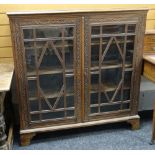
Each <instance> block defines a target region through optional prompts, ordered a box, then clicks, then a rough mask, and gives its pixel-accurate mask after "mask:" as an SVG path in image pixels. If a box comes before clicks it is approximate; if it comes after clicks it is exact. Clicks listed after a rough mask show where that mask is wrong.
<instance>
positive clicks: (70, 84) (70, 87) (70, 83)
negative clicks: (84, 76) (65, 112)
mask: <svg viewBox="0 0 155 155" xmlns="http://www.w3.org/2000/svg"><path fill="white" fill-rule="evenodd" d="M66 93H67V94H73V93H74V77H73V76H72V77H69V78H67V79H66Z"/></svg>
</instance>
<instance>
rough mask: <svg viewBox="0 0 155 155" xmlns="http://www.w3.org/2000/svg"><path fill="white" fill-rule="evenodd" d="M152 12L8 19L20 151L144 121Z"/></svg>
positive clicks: (19, 15) (82, 12) (93, 12)
mask: <svg viewBox="0 0 155 155" xmlns="http://www.w3.org/2000/svg"><path fill="white" fill-rule="evenodd" d="M146 14H147V9H135V10H130V9H129V10H119V9H117V10H77V11H48V12H12V13H8V16H9V18H10V23H11V31H12V42H13V45H14V62H15V71H16V80H17V90H18V99H19V111H20V134H21V144H22V145H28V144H29V143H30V140H31V138H32V137H33V136H34V135H35V134H36V133H39V132H46V131H53V130H60V129H67V128H76V127H84V126H91V125H95V124H104V123H109V122H119V121H127V122H129V123H131V125H132V128H133V129H138V128H139V116H138V115H137V108H138V95H139V84H140V73H141V64H142V53H143V36H144V31H145V21H146Z"/></svg>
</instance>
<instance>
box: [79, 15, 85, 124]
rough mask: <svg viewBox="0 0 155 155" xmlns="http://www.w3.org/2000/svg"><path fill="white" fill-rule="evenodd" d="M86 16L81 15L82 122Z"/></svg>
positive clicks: (82, 115) (83, 117) (83, 112)
mask: <svg viewBox="0 0 155 155" xmlns="http://www.w3.org/2000/svg"><path fill="white" fill-rule="evenodd" d="M84 24H85V17H84V16H82V17H81V27H80V29H81V101H82V103H81V122H84V120H85V108H86V107H85V93H84V92H85V91H84V89H85V87H84V84H85V82H84V78H85V70H84V53H85V31H84V29H85V25H84Z"/></svg>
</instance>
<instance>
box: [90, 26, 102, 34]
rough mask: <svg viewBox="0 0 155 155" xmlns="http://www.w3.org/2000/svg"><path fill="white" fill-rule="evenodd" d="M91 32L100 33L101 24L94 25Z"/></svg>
mask: <svg viewBox="0 0 155 155" xmlns="http://www.w3.org/2000/svg"><path fill="white" fill-rule="evenodd" d="M91 34H92V35H93V34H100V26H92V29H91Z"/></svg>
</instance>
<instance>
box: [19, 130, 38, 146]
mask: <svg viewBox="0 0 155 155" xmlns="http://www.w3.org/2000/svg"><path fill="white" fill-rule="evenodd" d="M35 135H36V133H26V134H21V135H20V144H21V146H27V145H30V143H31V139H32V138H33V137H34V136H35Z"/></svg>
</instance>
